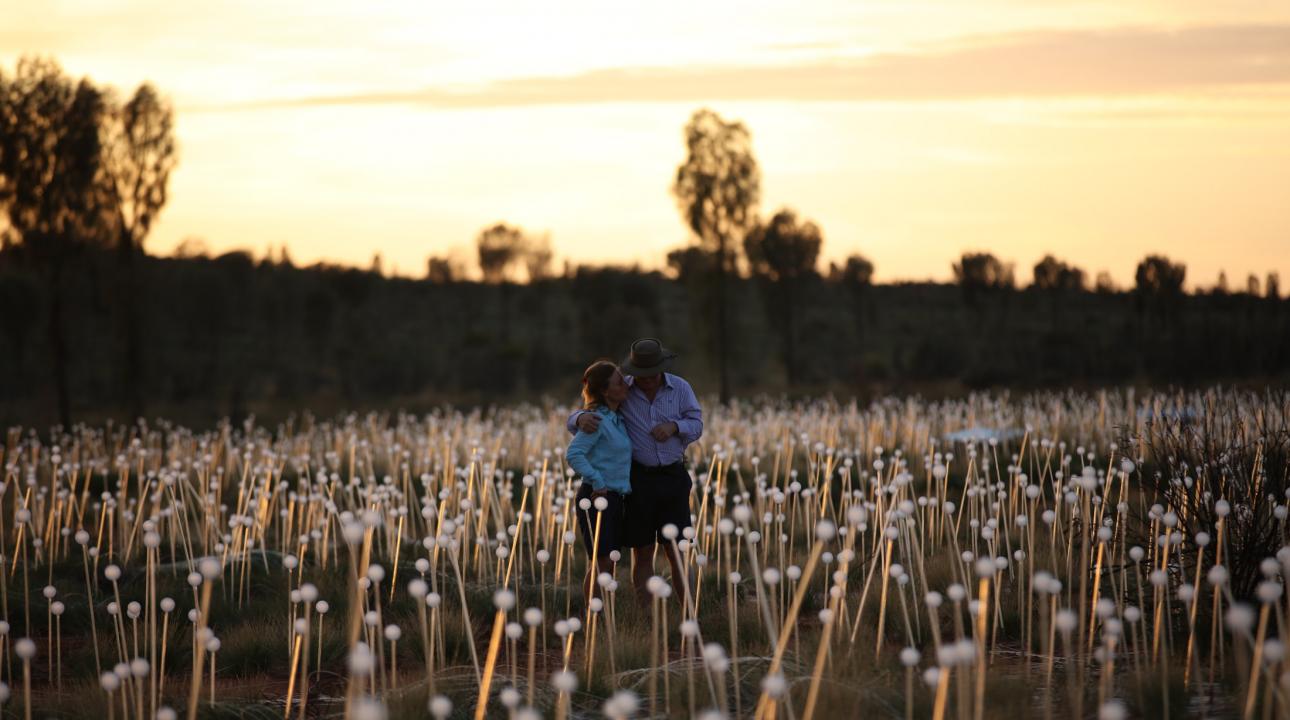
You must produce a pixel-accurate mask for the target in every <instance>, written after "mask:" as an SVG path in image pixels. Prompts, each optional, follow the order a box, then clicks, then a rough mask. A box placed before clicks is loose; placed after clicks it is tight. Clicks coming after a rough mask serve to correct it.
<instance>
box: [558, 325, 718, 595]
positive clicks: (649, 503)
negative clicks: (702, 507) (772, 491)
mask: <svg viewBox="0 0 1290 720" xmlns="http://www.w3.org/2000/svg"><path fill="white" fill-rule="evenodd" d="M675 359H676V353H673V352H670V351H668V350H667V349H666V348H664V347H663V344H662V343H661V342H659V341H658V340H657V339H655V338H644V339H641V340H637V341H636V342H634V343H632V347H631V352H630V353H629V354H628V356H627V359H626V360H624V361H623V362H622V364H621V367H620V369H621V370H622V373H623V375H624V379H625V380H626V381H627V385H628V389H627V399H626V400H625V401H624V402H623V403H622V405H621V411H622V414H623V420H624V421H625V422H626V425H627V435H628V437H630V438H631V442H632V467H631V486H632V492H631V495H630V496H629V497H630V500H629V501H628V503H627V518H626V522H625V523H624V530H623V538H622V540H623V544H624V545H626V546H627V547H630V548H632V584H633V585H634V586H635V587H636V597H637V599H638V600H640V601H641V602H642V603H647V602H648V601H649V599H650V598H649V591H648V590H647V589H646V582H647V581H648V580H649V578H650V575H652V574H653V572H654V554H655V551H656V549H657V546H658V545H659V544H661V546H662V549H663V551H664V554H665V556H666V557H667V561H668V564H669V565H670V566H671V571H672V584H673V586H676V587H675V589H676V591H677V597H678V598H680V597H681V596H682V593H684V592H685V591H686V590H687V589H688V585H689V580H688V579H684V580H683V578H686V576H685V574H683V571H682V569H681V559H680V556H679V554H678V553H677V549H676V539H675V538H674V539H667V538H664V537H663V527H664V526H666V525H675V526H676V529H677V532H678V537H679V536H680V531H682V530H684V529H685V528H687V527H690V526H691V522H690V488H691V481H690V473H689V472H688V471H687V470H686V469H685V449H686V447H687V446H689V445H690V443H693V442H695V441H696V440H698V439H699V438H700V437H701V436H702V435H703V410H702V409H701V408H700V407H699V400H698V398H696V397H695V395H694V389H693V388H691V387H690V384H689V383H688V382H686V381H685V380H683V379H681V378H680V377H678V376H676V375H673V374H671V373H669V372H667V370H668V369H669V368H671V366H672V361H673V360H675ZM599 426H600V416H598V415H597V414H596V413H592V412H586V411H584V410H578V411H575V412H574V413H573V414H572V415H570V416H569V422H568V429H569V432H570V433H576V432H577V431H578V430H582V431H583V432H595V431H596V428H598V427H599Z"/></svg>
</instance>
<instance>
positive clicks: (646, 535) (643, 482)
mask: <svg viewBox="0 0 1290 720" xmlns="http://www.w3.org/2000/svg"><path fill="white" fill-rule="evenodd" d="M691 485H692V483H691V481H690V473H689V472H687V471H686V469H685V464H684V463H680V462H677V463H673V464H671V465H662V466H657V467H654V466H649V465H641V464H639V463H637V462H635V461H633V462H632V494H631V495H630V496H629V499H628V500H627V522H626V523H625V529H624V532H623V544H624V545H626V546H628V547H648V546H650V545H653V544H654V543H655V542H660V543H661V542H664V538H663V532H662V531H663V526H664V525H667V524H668V523H671V524H673V525H675V526H676V529H677V530H678V531H680V530H683V529H685V528H688V527H690V525H691V522H690V487H691ZM677 538H680V535H677Z"/></svg>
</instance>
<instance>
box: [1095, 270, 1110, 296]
mask: <svg viewBox="0 0 1290 720" xmlns="http://www.w3.org/2000/svg"><path fill="white" fill-rule="evenodd" d="M1093 290H1094V292H1098V293H1102V294H1104V295H1105V294H1108V293H1113V292H1115V291H1116V287H1115V280H1113V279H1112V278H1111V273H1109V272H1107V271H1105V270H1099V271H1098V273H1097V280H1095V281H1094V282H1093Z"/></svg>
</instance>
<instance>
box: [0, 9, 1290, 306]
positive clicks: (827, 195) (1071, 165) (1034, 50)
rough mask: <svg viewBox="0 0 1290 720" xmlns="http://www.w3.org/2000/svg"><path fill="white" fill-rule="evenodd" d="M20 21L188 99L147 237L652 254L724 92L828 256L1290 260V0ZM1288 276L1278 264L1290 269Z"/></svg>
mask: <svg viewBox="0 0 1290 720" xmlns="http://www.w3.org/2000/svg"><path fill="white" fill-rule="evenodd" d="M0 17H3V18H5V20H4V22H3V24H2V25H0V67H3V68H4V71H5V72H12V70H13V68H14V66H15V64H16V62H17V59H18V58H19V57H20V56H21V55H22V54H25V53H39V54H44V55H50V56H53V57H55V58H57V59H58V60H59V61H60V62H61V63H62V64H63V65H64V67H65V68H66V69H67V70H68V71H69V72H71V73H72V74H75V75H89V76H90V77H92V78H93V79H95V80H96V81H98V82H101V83H107V84H111V85H113V86H115V87H117V88H118V89H119V90H121V91H122V92H129V91H130V90H132V89H133V88H134V87H135V86H136V85H137V84H139V83H140V82H142V81H145V80H150V81H152V82H154V83H155V84H156V85H157V86H158V87H159V88H160V89H161V90H162V91H163V93H165V94H167V95H169V96H170V97H171V98H172V100H173V101H174V103H175V106H176V108H177V131H178V135H179V140H180V150H181V157H180V164H179V167H178V169H177V171H176V172H175V174H174V175H173V177H172V183H171V193H170V198H171V200H170V203H169V205H168V206H167V208H166V209H165V211H164V213H163V215H162V217H161V220H160V222H159V223H158V224H157V226H156V227H155V230H154V232H153V233H152V235H151V237H150V238H149V240H148V248H149V249H150V250H151V251H152V252H155V253H167V252H170V251H171V250H173V249H174V248H175V247H176V246H177V245H178V244H179V243H180V242H181V241H182V240H183V239H185V238H189V237H199V238H201V239H202V240H203V241H204V243H205V244H206V245H207V246H208V247H209V248H210V249H211V250H212V251H214V252H221V251H224V250H228V249H233V248H246V249H250V250H252V251H253V252H255V253H256V254H257V255H258V254H262V253H263V252H264V250H265V249H266V248H268V247H273V248H275V250H276V248H277V247H279V246H281V245H283V244H285V245H286V246H287V247H288V248H289V250H290V253H291V255H292V258H293V260H294V261H295V262H297V263H298V264H299V263H310V262H313V261H316V260H328V261H333V262H341V263H347V264H357V265H362V266H366V265H368V264H369V262H370V260H371V258H372V256H373V254H374V253H380V254H381V255H382V256H383V258H384V260H385V262H386V268H387V270H388V269H392V270H394V271H396V272H399V273H400V274H404V275H412V276H420V275H422V274H423V273H424V268H425V262H426V258H427V257H428V256H429V255H431V254H443V253H446V252H456V253H458V254H459V255H461V256H462V257H463V258H468V259H470V258H473V255H472V253H473V249H472V248H473V246H472V242H473V238H474V236H475V234H476V233H477V232H478V231H479V230H480V229H481V228H483V227H484V226H486V225H488V224H491V223H493V222H497V221H506V222H509V223H513V224H518V225H520V226H522V227H524V228H525V229H527V230H530V231H533V232H537V233H541V232H549V233H550V235H551V242H552V244H553V246H554V249H555V252H556V257H557V263H558V262H560V260H562V259H564V258H568V259H571V260H573V261H575V262H640V263H641V264H643V265H646V266H659V265H661V264H662V262H663V257H664V255H665V253H666V252H667V250H668V249H671V248H673V247H676V246H678V245H680V244H682V243H684V242H686V241H687V233H686V228H685V226H684V225H683V223H682V221H681V219H680V216H679V214H678V212H677V208H676V204H675V202H674V200H673V199H672V197H671V196H670V195H669V192H668V188H669V184H670V181H671V179H672V175H673V173H674V171H675V168H676V166H677V164H678V163H680V162H681V161H682V159H683V147H682V142H681V128H682V126H683V125H684V123H685V121H686V119H687V118H688V116H689V114H690V113H691V112H692V111H693V110H695V109H697V108H699V107H702V106H708V107H712V108H713V109H715V110H717V111H718V112H720V113H722V114H723V115H724V116H726V117H727V118H737V119H740V120H743V121H744V122H745V123H746V124H747V125H748V126H749V128H750V129H751V130H752V133H753V141H754V148H755V152H756V154H757V157H758V160H759V162H760V164H761V168H762V175H763V203H762V212H763V213H764V214H766V215H769V214H770V213H772V212H774V211H775V210H777V209H778V208H780V207H782V206H790V207H793V208H796V209H797V210H798V211H799V213H800V214H802V215H803V216H805V217H807V218H809V219H812V220H814V221H815V222H817V223H818V224H819V225H820V226H821V228H822V229H823V231H824V237H825V244H824V252H823V255H824V260H825V261H827V260H830V259H838V258H841V257H843V256H845V255H847V254H848V253H852V252H860V253H863V254H864V255H866V256H868V257H869V258H870V259H872V260H873V261H874V263H875V265H876V266H877V280H878V281H880V282H889V281H893V280H901V279H924V278H933V279H946V278H948V277H949V276H950V263H951V262H952V261H953V260H954V259H955V258H957V256H958V255H959V253H961V252H963V251H965V250H990V251H992V252H994V253H995V254H997V255H999V256H1000V257H1002V258H1004V259H1005V260H1009V261H1013V262H1015V263H1016V265H1017V273H1018V277H1019V279H1020V280H1022V281H1023V282H1028V281H1029V277H1030V267H1031V266H1032V265H1033V264H1034V263H1035V262H1036V261H1037V260H1038V259H1039V258H1040V257H1041V256H1042V255H1043V254H1045V253H1047V252H1052V253H1055V254H1056V255H1057V256H1058V257H1062V258H1064V259H1067V260H1070V261H1073V262H1075V263H1076V264H1078V265H1080V266H1081V267H1083V268H1085V269H1086V270H1087V271H1089V273H1090V276H1091V275H1093V274H1096V272H1097V271H1099V270H1108V271H1110V272H1111V273H1112V275H1113V276H1114V277H1115V279H1116V280H1117V281H1118V282H1120V283H1123V284H1128V283H1131V281H1132V273H1133V267H1134V265H1135V263H1136V262H1137V260H1138V259H1140V258H1141V257H1142V256H1143V255H1145V254H1147V253H1149V252H1159V253H1164V254H1167V255H1169V256H1171V257H1173V258H1174V259H1177V260H1182V261H1185V262H1186V263H1187V265H1188V284H1189V285H1193V286H1195V285H1198V284H1199V285H1202V286H1209V285H1212V284H1213V282H1214V281H1215V279H1216V278H1217V276H1218V273H1219V271H1220V270H1226V273H1227V277H1228V279H1229V282H1230V283H1231V285H1232V286H1233V287H1234V288H1237V287H1243V284H1244V278H1245V277H1246V275H1247V274H1249V273H1256V274H1258V275H1259V276H1260V278H1262V277H1263V276H1264V275H1266V273H1267V272H1268V271H1271V270H1276V271H1279V272H1280V273H1281V275H1282V277H1283V278H1290V194H1288V193H1287V190H1286V189H1287V188H1290V3H1273V2H1266V1H1265V0H1224V1H1223V2H1178V1H1177V0H979V1H978V0H973V1H972V2H963V1H962V0H879V1H875V0H868V1H866V2H854V1H851V0H837V1H828V2H823V1H810V0H808V1H807V2H779V1H776V2H748V1H747V0H743V1H740V2H734V1H727V0H718V1H711V0H705V1H704V2H693V1H692V0H687V1H684V2H671V1H666V2H650V3H632V4H628V3H605V2H540V3H539V2H527V1H520V0H515V1H513V2H492V1H488V0H484V1H482V2H475V3H444V2H392V1H389V0H380V1H377V2H362V3H359V2H343V3H342V2H318V1H317V0H315V1H311V2H298V1H295V0H292V1H290V2H276V1H275V2H272V3H263V2H255V1H253V0H228V1H225V2H213V3H174V2H167V1H165V0H134V1H127V2H112V1H109V0H81V1H75V2H74V1H71V0H55V1H52V2H39V3H33V2H28V1H27V0H0ZM1283 285H1284V280H1283Z"/></svg>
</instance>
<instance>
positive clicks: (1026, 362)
mask: <svg viewBox="0 0 1290 720" xmlns="http://www.w3.org/2000/svg"><path fill="white" fill-rule="evenodd" d="M118 272H119V262H118V260H117V258H116V257H115V253H114V252H112V251H109V250H102V249H94V250H89V251H85V252H81V253H78V254H77V255H76V256H75V257H74V258H72V259H71V260H69V261H68V262H67V264H66V265H65V266H64V268H63V274H64V278H65V279H66V281H67V282H66V283H65V285H64V288H65V289H64V292H65V300H64V308H63V313H64V317H63V320H64V323H65V324H64V327H65V329H66V332H65V334H64V336H63V341H64V343H65V348H64V351H65V353H66V356H67V358H68V364H67V383H68V385H67V392H68V396H69V410H70V414H71V419H72V420H73V421H76V420H93V421H101V420H103V419H106V418H115V419H116V420H118V421H125V420H126V419H128V418H130V417H132V416H134V414H133V413H132V412H130V410H129V409H128V408H129V406H130V403H131V398H130V395H131V392H130V389H129V388H127V387H126V386H125V384H124V383H123V378H124V377H125V374H124V370H123V363H124V362H125V357H126V354H125V353H124V352H123V344H124V342H125V341H124V338H123V337H122V336H121V334H120V333H119V331H118V329H119V327H120V322H119V319H118V315H119V314H120V308H119V305H118V304H117V303H115V302H114V293H115V288H116V286H117V282H118V280H117V277H116V276H117V273H118ZM136 272H137V273H138V280H139V287H140V288H141V289H142V290H141V294H140V297H139V302H138V305H137V307H138V308H139V310H140V313H139V317H138V322H139V328H140V337H141V339H142V348H143V352H142V353H141V355H140V359H141V367H140V373H139V377H140V378H141V383H140V385H139V386H138V387H137V388H136V389H135V390H136V391H137V392H138V396H139V397H141V398H142V399H143V407H144V414H147V415H154V416H163V417H167V418H170V419H172V420H175V421H179V422H183V423H185V424H191V425H198V426H209V425H211V424H213V423H214V422H216V421H217V420H218V419H219V418H221V417H224V416H231V417H233V418H244V417H246V416H248V415H250V414H254V415H256V416H257V417H259V418H260V419H261V420H266V419H273V418H277V419H282V418H285V417H286V416H287V415H289V414H293V413H298V412H304V411H312V412H314V413H316V414H318V415H321V416H327V415H331V414H334V413H338V412H342V411H348V410H361V409H382V410H390V411H393V410H397V409H405V410H408V411H411V412H423V411H427V410H430V409H433V408H435V407H437V406H440V405H441V404H443V403H452V404H456V405H465V406H477V405H487V404H492V403H508V402H515V401H521V400H528V401H542V400H543V399H544V398H554V399H556V400H559V401H561V402H571V401H573V399H574V398H575V397H576V395H577V391H578V380H579V378H580V377H581V373H582V370H583V369H584V368H585V367H586V366H587V365H588V364H589V363H590V362H591V361H593V360H595V359H597V358H601V357H608V358H609V359H611V360H615V361H617V360H620V359H621V357H622V356H623V355H624V354H625V353H626V350H627V348H628V346H629V345H630V343H631V341H632V340H634V339H635V338H637V337H640V336H657V337H660V338H662V339H663V340H664V342H665V343H666V344H667V345H668V346H669V347H670V348H672V349H674V350H676V351H677V352H679V353H680V358H679V360H678V363H677V372H679V373H682V374H684V375H685V376H686V377H687V378H688V379H690V381H691V382H692V383H693V384H694V385H695V387H696V389H697V390H698V392H699V393H700V394H701V395H703V396H705V397H712V396H715V395H717V394H718V383H719V379H718V377H719V376H718V373H719V369H718V366H719V359H718V358H717V357H715V356H714V353H713V352H712V349H711V343H710V337H711V334H712V332H713V328H712V324H713V323H712V320H711V317H710V316H709V315H708V314H706V313H703V312H700V311H699V308H700V307H701V306H702V305H703V304H704V302H705V300H704V296H705V294H709V293H710V287H708V283H707V282H706V280H705V279H704V278H703V277H702V276H699V277H695V276H690V277H688V278H676V277H671V276H669V275H667V274H664V273H663V272H660V271H636V270H631V269H624V268H613V267H591V266H580V267H577V268H574V269H573V270H572V271H571V272H570V273H568V274H561V275H558V276H551V277H547V278H544V279H541V280H537V281H534V282H532V283H528V284H516V283H511V282H498V283H484V282H476V281H465V280H463V281H446V282H439V281H431V280H428V279H424V278H423V279H410V278H402V277H387V276H384V275H381V274H379V273H377V272H374V271H372V270H361V269H355V268H346V267H340V266H329V265H313V266H310V267H296V266H294V265H292V264H291V263H290V262H289V261H284V260H282V259H277V260H274V259H268V258H262V259H255V258H253V257H252V256H251V255H250V254H249V253H246V252H231V253H225V254H223V255H220V256H218V257H213V258H209V257H187V258H176V257H160V256H151V255H143V256H140V257H139V258H137V261H136ZM858 280H859V279H858V278H856V277H855V276H846V275H837V276H833V275H829V274H827V273H825V274H818V275H814V276H811V277H807V278H803V279H802V281H801V282H800V283H799V284H798V285H797V286H796V292H797V299H796V301H795V312H796V321H795V323H794V324H793V326H792V328H791V332H792V333H793V335H792V336H791V337H790V336H786V335H784V332H785V331H786V326H785V324H784V322H783V320H784V315H783V313H784V306H783V302H782V295H781V293H780V291H779V289H777V288H776V287H775V285H774V284H773V283H771V282H767V281H765V280H763V279H757V278H753V277H739V278H736V279H732V282H731V283H730V284H729V286H728V287H727V292H728V293H729V296H730V300H731V308H732V312H731V314H730V318H729V320H730V323H731V329H732V334H731V337H732V342H731V345H730V353H731V358H730V362H729V371H730V372H731V382H732V385H733V388H734V390H735V392H734V395H735V397H736V398H748V397H751V396H755V395H761V394H771V395H785V396H789V397H801V396H806V395H818V394H825V393H831V394H834V395H837V396H841V397H850V396H856V397H859V398H862V399H864V398H872V397H875V396H878V395H882V394H886V393H892V392H897V393H904V392H912V393H927V394H930V395H953V394H958V393H963V392H968V391H972V390H980V389H991V388H1012V389H1018V390H1021V389H1039V388H1091V387H1102V386H1115V385H1124V384H1135V385H1154V386H1163V385H1171V384H1172V385H1184V386H1187V385H1199V384H1208V383H1212V382H1228V383H1241V382H1245V383H1265V384H1277V385H1280V384H1284V383H1285V382H1286V381H1287V380H1290V374H1288V372H1287V368H1290V300H1287V299H1285V298H1277V299H1272V298H1268V297H1255V296H1251V295H1249V294H1245V293H1227V294H1223V293H1206V294H1184V293H1169V292H1148V291H1146V290H1136V289H1135V290H1116V291H1103V292H1097V291H1080V290H1075V289H1071V288H1063V287H1054V288H1048V289H1039V288H1036V287H1033V286H1032V287H1027V288H1024V289H1017V288H1007V287H976V286H972V285H965V284H963V283H934V282H909V283H900V284H891V285H874V284H866V283H862V282H859V281H858ZM47 292H48V287H47V286H46V285H45V284H44V283H43V281H42V278H41V277H40V275H39V273H37V272H34V271H33V269H32V268H31V266H30V265H29V264H28V263H26V262H25V261H24V260H23V258H22V257H21V252H20V251H19V250H18V249H17V248H14V247H8V248H4V249H3V250H0V308H3V311H2V312H0V345H3V346H4V347H5V348H6V350H5V351H4V352H0V377H3V378H4V379H5V382H4V385H5V391H4V393H2V394H0V424H2V425H4V426H6V427H8V426H13V425H18V424H22V425H25V426H27V427H35V428H44V427H47V426H49V425H51V424H53V423H56V422H59V412H58V403H57V392H58V391H57V387H56V380H55V378H54V376H53V372H52V367H51V363H50V357H51V355H52V350H53V348H52V347H51V340H50V338H51V336H50V335H49V333H48V332H46V329H47V328H48V321H49V316H48V307H49V303H48V302H47V300H48V298H47V297H46V296H45V294H46V293H47ZM790 368H791V374H790Z"/></svg>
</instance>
